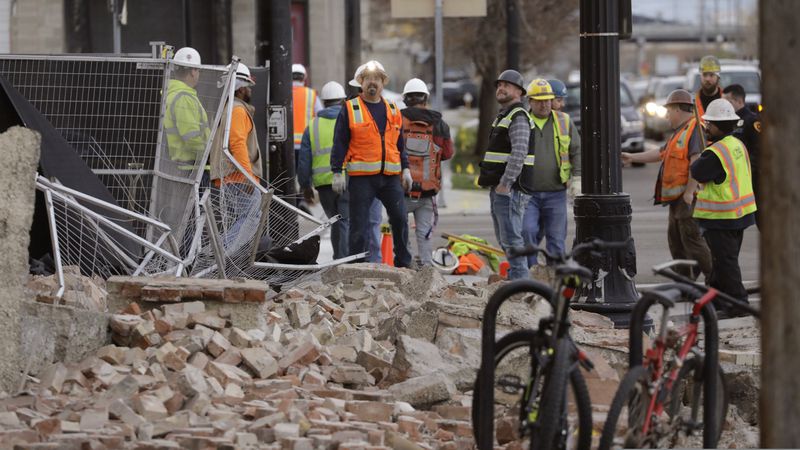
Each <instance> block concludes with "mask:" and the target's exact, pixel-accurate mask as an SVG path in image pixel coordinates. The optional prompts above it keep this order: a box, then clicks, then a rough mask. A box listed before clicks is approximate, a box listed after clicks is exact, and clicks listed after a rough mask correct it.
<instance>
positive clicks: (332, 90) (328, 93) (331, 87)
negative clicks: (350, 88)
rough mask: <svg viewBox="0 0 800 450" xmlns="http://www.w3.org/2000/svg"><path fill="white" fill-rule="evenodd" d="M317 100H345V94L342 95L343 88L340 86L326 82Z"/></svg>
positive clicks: (333, 82) (332, 82)
mask: <svg viewBox="0 0 800 450" xmlns="http://www.w3.org/2000/svg"><path fill="white" fill-rule="evenodd" d="M319 98H321V99H322V100H339V99H340V98H347V94H345V93H344V88H343V87H342V85H341V84H339V83H337V82H335V81H328V82H327V83H325V86H322V91H321V92H320V93H319Z"/></svg>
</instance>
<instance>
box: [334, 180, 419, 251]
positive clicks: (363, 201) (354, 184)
mask: <svg viewBox="0 0 800 450" xmlns="http://www.w3.org/2000/svg"><path fill="white" fill-rule="evenodd" d="M347 191H348V192H349V193H350V254H351V255H354V254H356V253H361V252H364V251H366V250H367V239H366V236H367V233H368V232H369V210H370V206H371V205H372V202H373V200H374V199H375V198H377V199H378V200H380V202H381V203H383V207H384V208H386V214H388V216H389V225H391V226H392V241H393V244H394V265H395V267H409V266H410V265H411V253H409V251H408V216H407V214H406V202H405V197H404V195H403V188H402V186H401V185H400V175H362V176H351V177H348V183H347Z"/></svg>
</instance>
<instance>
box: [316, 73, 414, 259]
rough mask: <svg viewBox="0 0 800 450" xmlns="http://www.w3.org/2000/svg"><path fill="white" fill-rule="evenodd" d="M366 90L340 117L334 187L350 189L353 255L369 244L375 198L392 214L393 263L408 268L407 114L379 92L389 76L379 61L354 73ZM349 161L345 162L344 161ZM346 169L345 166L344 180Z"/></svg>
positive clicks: (339, 190) (335, 138) (334, 151)
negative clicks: (403, 137) (370, 216)
mask: <svg viewBox="0 0 800 450" xmlns="http://www.w3.org/2000/svg"><path fill="white" fill-rule="evenodd" d="M356 81H357V82H359V83H361V89H362V92H361V94H360V95H359V96H358V97H355V98H353V99H351V100H348V101H347V102H345V107H344V108H342V110H341V112H340V113H339V117H338V118H337V119H336V127H335V129H334V134H333V149H332V151H331V171H332V172H333V185H332V187H333V190H334V191H335V192H336V193H337V194H341V193H343V192H345V190H347V191H348V192H349V193H350V232H349V234H350V236H349V241H350V254H351V255H354V254H357V253H361V252H363V251H365V250H366V249H367V241H366V239H365V236H366V235H367V232H368V228H369V227H368V223H369V219H368V216H369V209H370V206H371V205H372V202H373V200H374V199H375V198H377V199H378V200H380V201H381V203H383V206H384V208H386V212H387V214H388V215H389V224H390V225H391V227H392V239H393V241H394V253H395V256H394V265H395V266H396V267H409V266H410V265H411V253H409V251H408V222H407V220H408V218H407V216H406V206H405V199H404V194H403V191H404V190H405V191H408V190H410V189H411V185H412V180H411V171H410V170H409V168H408V158H407V157H406V153H405V151H404V147H403V139H402V133H401V128H402V125H403V118H402V116H401V115H400V110H399V108H397V105H395V104H394V103H392V102H389V101H387V100H386V99H384V98H383V97H382V96H381V93H382V92H383V86H384V85H385V84H386V82H387V81H389V76H388V74H387V73H386V70H385V69H384V68H383V65H382V64H381V63H379V62H378V61H369V62H367V63H366V64H365V65H364V66H363V69H361V72H358V73H357V74H356ZM345 165H346V166H345ZM343 169H346V170H347V175H349V176H348V178H347V179H345V174H344V173H343Z"/></svg>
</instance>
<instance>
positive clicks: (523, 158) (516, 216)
mask: <svg viewBox="0 0 800 450" xmlns="http://www.w3.org/2000/svg"><path fill="white" fill-rule="evenodd" d="M495 87H496V89H495V98H496V99H497V102H498V103H499V104H500V113H499V114H498V115H497V118H495V120H494V122H493V123H492V131H491V133H490V134H489V147H488V149H487V150H486V152H485V153H484V155H483V161H481V171H480V175H479V176H478V184H479V185H481V186H483V187H488V188H490V189H491V190H490V191H489V202H490V205H491V211H492V222H493V224H494V234H495V237H496V238H497V242H498V243H499V244H500V247H502V249H503V251H504V252H505V253H506V259H508V264H509V269H508V279H509V280H514V279H520V278H526V277H527V276H528V261H527V259H526V258H525V257H524V256H514V257H511V256H509V253H510V251H511V250H512V249H513V248H515V247H522V246H523V245H525V241H524V240H523V239H522V217H523V215H524V214H525V206H526V205H527V204H528V200H530V195H529V193H530V192H531V191H532V190H533V155H532V154H531V155H529V154H528V140H529V139H530V136H531V123H530V119H529V117H528V111H527V110H526V109H525V105H524V104H523V103H522V96H523V95H525V82H524V81H523V80H522V75H520V73H519V72H517V71H516V70H511V69H509V70H506V71H504V72H503V73H501V74H500V76H499V77H497V80H496V81H495Z"/></svg>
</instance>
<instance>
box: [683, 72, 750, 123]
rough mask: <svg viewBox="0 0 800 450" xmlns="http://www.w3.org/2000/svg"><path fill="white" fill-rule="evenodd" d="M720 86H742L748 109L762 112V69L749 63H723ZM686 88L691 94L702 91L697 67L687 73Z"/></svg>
mask: <svg viewBox="0 0 800 450" xmlns="http://www.w3.org/2000/svg"><path fill="white" fill-rule="evenodd" d="M721 62H722V64H721V66H720V72H719V78H720V80H719V84H720V86H722V87H725V86H729V85H731V84H741V85H742V87H743V88H744V92H745V94H747V97H746V98H745V102H746V103H747V107H749V108H750V109H751V110H753V111H755V112H758V111H760V110H761V69H759V68H758V66H757V65H754V64H749V63H747V62H744V61H741V62H735V61H725V60H723V61H721ZM684 88H685V89H687V90H688V91H689V92H691V93H693V94H694V93H695V92H697V90H698V89H700V72H699V71H698V69H697V67H692V68H691V69H689V70H688V71H687V73H686V78H685V83H684Z"/></svg>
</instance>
